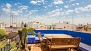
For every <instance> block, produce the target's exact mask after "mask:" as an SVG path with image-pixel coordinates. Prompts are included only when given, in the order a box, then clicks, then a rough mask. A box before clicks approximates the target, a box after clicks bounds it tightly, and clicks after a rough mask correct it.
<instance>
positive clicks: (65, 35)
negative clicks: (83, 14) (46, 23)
mask: <svg viewBox="0 0 91 51" xmlns="http://www.w3.org/2000/svg"><path fill="white" fill-rule="evenodd" d="M44 37H46V38H48V39H52V38H73V37H72V36H70V35H67V34H44Z"/></svg>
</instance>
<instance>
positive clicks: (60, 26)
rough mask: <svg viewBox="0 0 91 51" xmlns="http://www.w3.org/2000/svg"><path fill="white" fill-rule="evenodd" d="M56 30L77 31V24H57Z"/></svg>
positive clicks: (55, 25)
mask: <svg viewBox="0 0 91 51" xmlns="http://www.w3.org/2000/svg"><path fill="white" fill-rule="evenodd" d="M53 28H54V29H56V30H76V25H75V24H69V22H63V23H60V22H59V23H55V24H54V27H53Z"/></svg>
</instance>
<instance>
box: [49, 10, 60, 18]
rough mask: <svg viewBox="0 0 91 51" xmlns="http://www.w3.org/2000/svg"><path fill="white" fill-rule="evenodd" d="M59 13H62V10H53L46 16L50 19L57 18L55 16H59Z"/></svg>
mask: <svg viewBox="0 0 91 51" xmlns="http://www.w3.org/2000/svg"><path fill="white" fill-rule="evenodd" d="M60 11H62V8H60V9H55V10H53V11H51V12H48V13H47V14H48V15H49V16H50V17H57V16H59V15H60V14H61V12H60Z"/></svg>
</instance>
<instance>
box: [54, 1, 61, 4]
mask: <svg viewBox="0 0 91 51" xmlns="http://www.w3.org/2000/svg"><path fill="white" fill-rule="evenodd" d="M53 4H63V1H62V0H56V1H55V0H54V2H53Z"/></svg>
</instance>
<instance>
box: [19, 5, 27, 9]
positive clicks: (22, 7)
mask: <svg viewBox="0 0 91 51" xmlns="http://www.w3.org/2000/svg"><path fill="white" fill-rule="evenodd" d="M19 9H21V10H23V9H25V10H26V9H28V6H23V5H22V6H19Z"/></svg>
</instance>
